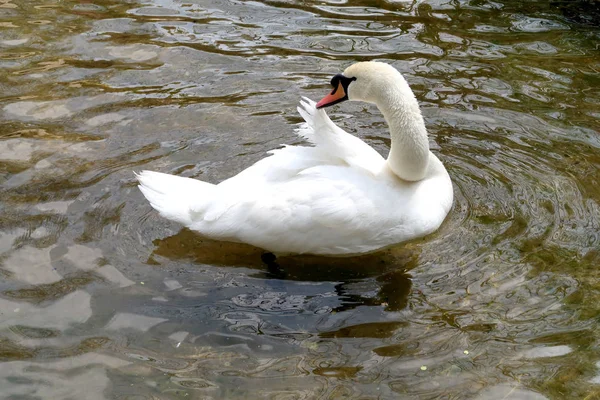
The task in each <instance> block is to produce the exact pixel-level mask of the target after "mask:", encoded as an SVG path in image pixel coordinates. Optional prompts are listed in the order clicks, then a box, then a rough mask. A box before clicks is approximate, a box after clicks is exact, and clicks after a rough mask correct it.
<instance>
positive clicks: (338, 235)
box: [137, 93, 452, 255]
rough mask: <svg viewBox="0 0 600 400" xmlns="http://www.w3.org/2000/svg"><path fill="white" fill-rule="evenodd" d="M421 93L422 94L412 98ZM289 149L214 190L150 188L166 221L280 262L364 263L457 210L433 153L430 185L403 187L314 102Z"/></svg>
mask: <svg viewBox="0 0 600 400" xmlns="http://www.w3.org/2000/svg"><path fill="white" fill-rule="evenodd" d="M411 94H412V93H411ZM298 111H299V112H300V115H302V117H303V118H304V120H305V123H303V124H302V125H301V126H300V128H299V129H297V131H296V132H297V134H298V135H300V136H301V137H303V138H305V139H306V140H307V141H309V142H310V143H312V144H313V146H312V147H306V146H285V147H284V148H282V149H277V150H273V151H271V152H270V153H271V156H269V157H266V158H264V159H262V160H260V161H258V162H257V163H255V164H254V165H252V166H251V167H249V168H247V169H246V170H244V171H242V172H240V173H239V174H238V175H236V176H234V177H232V178H230V179H227V180H225V181H223V182H221V183H220V184H218V185H212V184H209V183H206V182H201V181H198V180H196V179H190V178H183V177H178V176H173V175H167V174H162V173H157V172H150V171H143V172H141V173H140V174H139V175H137V177H138V180H139V182H140V189H141V190H142V193H143V194H144V196H145V197H146V198H147V199H148V201H149V202H150V204H151V205H152V207H153V208H154V209H156V210H157V211H158V212H159V213H160V214H161V215H162V216H163V217H165V218H168V219H172V220H174V221H177V222H179V223H181V224H183V225H185V226H187V227H189V228H190V229H192V230H195V231H198V232H200V233H201V234H203V235H205V236H208V237H211V238H214V239H222V240H230V241H237V242H244V243H249V244H252V245H255V246H257V247H261V248H264V249H266V250H269V251H272V252H276V253H309V254H324V255H345V254H346V255H347V254H357V253H364V252H369V251H374V250H376V249H379V248H382V247H385V246H389V245H392V244H395V243H399V242H402V241H406V240H410V239H413V238H416V237H420V236H423V235H426V234H428V233H431V232H433V231H434V230H435V229H437V228H438V227H439V225H440V224H441V223H442V221H443V220H444V218H445V216H446V214H447V213H448V211H449V209H450V207H451V204H452V184H451V182H450V178H449V177H448V174H447V172H446V170H445V169H444V167H443V165H442V163H441V162H440V161H439V160H438V159H437V158H436V157H435V156H434V155H433V154H432V153H429V164H428V167H427V168H428V169H427V172H426V175H425V178H424V179H422V180H420V181H417V182H408V181H404V180H401V179H400V178H398V177H397V176H396V175H395V174H394V173H393V172H392V170H391V169H390V167H389V164H388V162H387V161H386V160H385V159H384V158H383V157H382V156H381V155H379V154H378V153H377V152H376V151H375V150H374V149H373V148H371V147H370V146H369V145H367V144H366V143H365V142H363V141H362V140H360V139H359V138H357V137H355V136H352V135H350V134H348V133H347V132H345V131H343V130H342V129H341V128H339V127H337V126H336V125H335V124H334V123H333V122H332V121H331V120H330V119H329V117H328V116H327V114H326V113H325V111H323V110H317V109H316V108H315V103H314V102H313V101H311V100H309V99H306V98H304V99H303V101H302V102H301V104H300V107H299V108H298Z"/></svg>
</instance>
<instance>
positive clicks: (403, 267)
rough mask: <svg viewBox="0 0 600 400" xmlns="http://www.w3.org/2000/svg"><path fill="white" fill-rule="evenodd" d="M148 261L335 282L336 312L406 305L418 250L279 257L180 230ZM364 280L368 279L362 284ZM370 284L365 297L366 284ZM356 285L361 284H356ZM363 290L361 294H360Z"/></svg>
mask: <svg viewBox="0 0 600 400" xmlns="http://www.w3.org/2000/svg"><path fill="white" fill-rule="evenodd" d="M154 245H155V246H156V248H155V250H154V251H153V253H152V255H151V256H150V259H149V260H148V261H149V263H151V264H152V263H157V262H158V263H160V261H158V260H159V259H160V258H166V259H170V260H182V259H186V260H190V261H192V262H193V263H195V264H200V265H216V266H226V267H243V268H250V269H252V270H254V271H255V272H253V273H251V274H250V276H252V277H255V278H270V279H276V280H289V281H299V282H336V283H335V293H336V294H337V296H339V298H340V299H341V301H342V305H340V306H339V307H336V308H335V311H344V310H346V309H351V308H354V307H357V306H362V305H366V306H381V305H383V306H384V307H385V309H386V310H388V311H400V310H402V309H403V308H404V307H406V304H407V301H408V296H409V294H410V289H411V281H410V276H409V275H408V271H410V270H411V269H412V268H414V267H415V266H416V265H417V261H418V254H417V250H415V249H411V248H410V246H406V245H403V246H399V247H398V246H397V247H394V248H391V249H387V250H384V251H379V252H376V253H372V254H367V255H362V256H354V257H333V258H332V257H319V256H307V255H296V256H280V257H275V256H273V255H272V254H270V253H265V251H264V250H261V249H258V248H256V247H253V246H249V245H246V244H238V243H230V242H218V241H213V240H210V239H206V238H203V237H201V236H199V235H197V234H196V233H194V232H192V231H190V230H188V229H182V230H181V231H180V232H179V233H178V234H176V235H173V236H170V237H167V238H164V239H157V240H155V241H154ZM367 281H368V283H366V282H367ZM367 284H371V285H372V286H373V288H372V289H373V290H372V292H373V293H372V297H365V296H364V292H365V291H366V292H369V291H368V290H365V285H367ZM359 286H360V287H359ZM361 293H363V294H361Z"/></svg>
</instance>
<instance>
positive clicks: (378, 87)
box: [317, 61, 405, 108]
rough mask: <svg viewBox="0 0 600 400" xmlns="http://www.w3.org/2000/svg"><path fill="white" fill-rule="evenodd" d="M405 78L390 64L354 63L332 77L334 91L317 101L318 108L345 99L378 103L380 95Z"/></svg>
mask: <svg viewBox="0 0 600 400" xmlns="http://www.w3.org/2000/svg"><path fill="white" fill-rule="evenodd" d="M398 80H400V81H403V82H405V81H404V78H403V77H402V75H401V74H400V72H398V71H397V70H396V69H395V68H394V67H392V66H391V65H389V64H386V63H382V62H377V61H366V62H359V63H356V64H352V65H351V66H349V67H348V68H346V70H345V71H344V73H343V74H337V75H335V76H334V77H333V78H332V79H331V86H333V91H332V92H331V93H330V94H328V95H327V96H325V97H324V98H323V99H322V100H321V101H319V102H318V103H317V108H323V107H328V106H332V105H334V104H338V103H341V102H342V101H345V100H357V101H366V102H368V103H377V98H378V96H380V95H381V93H383V92H386V91H387V90H389V89H390V86H391V85H392V84H393V83H394V82H398Z"/></svg>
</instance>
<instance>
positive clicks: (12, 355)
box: [0, 0, 600, 400]
mask: <svg viewBox="0 0 600 400" xmlns="http://www.w3.org/2000/svg"><path fill="white" fill-rule="evenodd" d="M594 3H595V2H594V1H580V2H578V1H572V2H564V1H561V2H558V1H557V2H551V1H512V0H504V1H503V0H497V1H493V2H492V1H485V0H454V1H440V0H419V1H402V0H401V1H369V0H361V1H355V2H346V1H344V0H331V1H312V0H311V1H299V0H266V1H262V2H255V1H223V0H210V1H203V0H181V1H180V0H149V1H146V2H143V1H134V0H128V1H127V0H89V1H87V0H86V1H83V0H81V1H76V0H62V1H58V0H54V1H53V0H48V1H29V0H0V88H1V91H0V187H1V188H2V190H1V191H0V275H1V277H2V279H1V280H0V362H1V364H0V387H1V388H2V389H1V397H3V398H10V399H92V400H93V399H176V398H192V399H237V398H247V399H263V398H268V399H286V400H287V399H317V398H318V399H346V398H351V399H392V398H401V399H463V398H464V399H535V400H538V399H599V398H600V328H599V324H600V272H599V271H600V269H599V267H600V233H599V231H600V172H599V171H600V136H599V133H598V130H599V127H600V124H599V120H600V90H599V88H600V28H599V26H600V22H599V20H600V19H599V17H598V16H599V13H598V10H597V7H596V5H595V4H594ZM370 59H377V60H384V61H386V62H389V63H391V64H393V65H394V66H395V67H396V68H398V69H399V70H400V71H401V72H402V73H403V74H404V75H405V77H406V78H407V80H408V81H409V83H410V84H411V86H412V88H413V90H414V91H415V94H416V96H417V98H418V100H419V102H420V104H421V107H422V109H423V114H424V116H425V120H426V124H427V127H428V130H429V133H430V143H431V146H432V149H433V151H434V152H435V153H436V154H437V155H438V156H439V158H440V159H441V160H442V161H443V162H444V163H445V164H446V166H447V168H448V170H449V172H450V175H451V177H452V179H453V182H454V187H455V204H454V207H453V209H452V211H451V213H450V215H449V217H448V219H447V220H446V222H445V223H444V225H443V226H442V228H441V229H440V230H439V231H438V232H436V233H435V234H433V235H431V236H429V237H426V238H424V239H422V240H419V241H415V242H412V243H408V244H404V245H399V246H397V247H395V248H392V249H390V250H388V251H385V252H383V253H378V254H373V255H369V256H364V257H358V258H349V259H333V260H328V259H322V258H310V257H296V258H287V259H280V260H278V262H279V265H280V268H269V267H267V266H266V265H265V264H264V263H263V262H262V261H261V251H260V250H258V249H254V248H251V247H248V246H243V245H233V244H226V243H215V242H210V241H207V240H205V239H203V238H201V237H199V236H197V235H195V234H194V233H192V232H190V231H188V230H185V229H183V230H182V229H181V227H180V226H178V225H177V224H175V223H171V222H169V221H166V220H164V219H162V218H160V217H159V216H158V215H157V213H156V212H154V211H153V210H151V208H150V206H149V205H148V204H147V202H146V201H145V199H144V198H143V197H142V195H141V193H140V192H139V191H138V190H137V188H136V186H135V185H136V183H135V180H134V177H133V174H132V171H133V170H141V169H152V170H157V171H161V172H168V173H173V174H177V175H181V176H189V177H198V178H200V179H203V180H207V181H210V182H214V183H216V182H219V181H220V180H222V179H225V178H227V177H229V176H231V175H233V174H235V173H237V172H239V171H241V170H242V169H244V168H245V167H247V166H249V165H251V164H252V163H253V162H254V161H256V160H258V159H260V158H262V157H263V156H264V155H265V152H266V151H267V150H269V149H272V148H275V147H277V146H279V145H280V144H281V143H299V140H298V139H297V138H296V137H294V135H293V133H292V132H293V128H294V126H295V124H297V123H298V122H299V121H300V118H299V116H298V114H297V112H296V110H295V107H296V104H297V102H298V100H299V97H300V96H303V95H304V96H309V97H311V98H313V99H318V98H320V97H322V96H323V95H324V94H325V93H326V92H327V91H328V90H329V87H328V82H329V79H330V77H331V76H332V75H333V74H335V73H338V72H340V71H342V70H343V69H344V68H345V67H347V66H348V65H349V64H351V63H352V62H355V61H359V60H370ZM330 114H331V115H332V118H333V119H334V120H336V121H337V123H338V124H339V125H341V126H342V127H343V128H345V129H347V130H348V131H350V132H352V133H354V134H356V135H358V136H360V137H361V138H363V139H364V140H366V141H367V142H368V143H369V144H371V145H372V146H374V147H375V148H376V149H377V150H378V151H380V152H381V153H383V154H386V152H387V151H388V148H389V137H388V135H387V132H386V127H385V124H384V121H383V118H382V117H381V115H380V114H379V113H378V112H377V110H376V109H375V108H374V107H372V106H369V105H366V104H360V103H344V104H342V105H340V106H337V107H333V108H332V109H330Z"/></svg>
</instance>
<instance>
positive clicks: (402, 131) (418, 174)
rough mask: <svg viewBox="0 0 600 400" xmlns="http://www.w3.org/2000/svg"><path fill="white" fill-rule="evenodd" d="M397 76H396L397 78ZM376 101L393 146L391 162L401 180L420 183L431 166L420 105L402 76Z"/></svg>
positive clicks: (390, 156)
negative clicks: (388, 129)
mask: <svg viewBox="0 0 600 400" xmlns="http://www.w3.org/2000/svg"><path fill="white" fill-rule="evenodd" d="M394 75H395V74H394ZM386 81H387V82H386V85H385V86H384V87H383V90H381V91H380V93H379V95H378V96H377V97H376V98H375V99H374V100H375V101H374V103H375V104H376V105H377V108H379V110H380V111H381V113H382V114H383V116H384V118H385V120H386V122H387V124H388V126H389V128H390V136H391V139H392V145H391V148H390V153H389V155H388V158H387V163H388V165H389V167H390V169H391V170H392V171H393V172H394V174H396V175H397V176H398V177H399V178H401V179H404V180H407V181H419V180H421V179H423V178H424V177H425V174H426V173H427V167H428V165H429V141H428V139H427V129H426V128H425V122H424V121H423V117H422V116H421V110H420V109H419V104H418V103H417V99H416V98H415V96H414V94H413V92H412V90H411V89H410V87H409V86H408V83H407V82H406V81H405V80H404V78H403V77H402V75H400V73H398V74H397V75H396V76H390V77H389V79H386Z"/></svg>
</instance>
